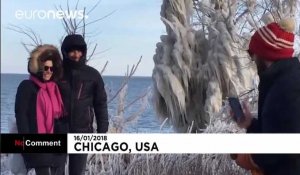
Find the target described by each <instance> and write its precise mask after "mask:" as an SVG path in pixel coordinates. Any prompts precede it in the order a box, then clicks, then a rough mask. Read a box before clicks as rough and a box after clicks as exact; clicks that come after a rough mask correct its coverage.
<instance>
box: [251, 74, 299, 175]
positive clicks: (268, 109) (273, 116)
mask: <svg viewBox="0 0 300 175" xmlns="http://www.w3.org/2000/svg"><path fill="white" fill-rule="evenodd" d="M296 81H297V80H296ZM282 84H285V86H282ZM299 106H300V81H298V82H295V81H294V82H290V83H289V82H287V83H279V85H277V86H275V88H273V89H272V90H270V92H269V94H268V99H266V101H265V103H264V106H263V110H262V114H261V118H262V119H263V121H262V124H261V125H262V126H261V129H262V132H263V133H300V108H299ZM252 157H253V160H254V162H255V163H256V164H257V165H258V166H259V167H262V168H263V169H270V170H272V167H273V168H274V167H282V166H283V163H284V162H291V160H295V159H299V155H298V156H296V155H289V154H254V155H252ZM297 157H298V158H297Z"/></svg>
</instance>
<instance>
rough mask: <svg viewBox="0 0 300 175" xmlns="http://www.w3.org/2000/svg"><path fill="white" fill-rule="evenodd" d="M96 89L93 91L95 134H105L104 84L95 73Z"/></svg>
mask: <svg viewBox="0 0 300 175" xmlns="http://www.w3.org/2000/svg"><path fill="white" fill-rule="evenodd" d="M96 77H97V79H96V87H95V91H94V101H93V103H94V111H95V116H96V122H97V133H106V132H107V131H108V125H109V122H108V112H107V95H106V92H105V88H104V82H103V79H102V77H101V75H100V74H99V72H97V76H96Z"/></svg>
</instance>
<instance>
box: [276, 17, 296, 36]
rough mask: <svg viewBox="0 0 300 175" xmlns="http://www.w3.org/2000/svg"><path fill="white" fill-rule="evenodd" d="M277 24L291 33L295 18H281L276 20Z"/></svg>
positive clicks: (293, 28) (293, 29)
mask: <svg viewBox="0 0 300 175" xmlns="http://www.w3.org/2000/svg"><path fill="white" fill-rule="evenodd" d="M278 24H279V26H280V27H281V28H282V29H283V30H285V31H287V32H290V33H293V32H294V31H295V19H293V18H287V19H282V20H280V21H279V22H278Z"/></svg>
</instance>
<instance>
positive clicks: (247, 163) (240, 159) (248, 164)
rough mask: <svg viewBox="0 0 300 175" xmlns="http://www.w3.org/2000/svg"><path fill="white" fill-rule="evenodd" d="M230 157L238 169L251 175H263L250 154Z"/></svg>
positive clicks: (231, 155)
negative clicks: (240, 168)
mask: <svg viewBox="0 0 300 175" xmlns="http://www.w3.org/2000/svg"><path fill="white" fill-rule="evenodd" d="M230 157H231V158H232V159H233V160H235V162H236V164H238V165H239V166H240V167H242V168H244V169H246V170H250V171H251V173H252V175H263V172H262V171H261V170H260V169H259V167H258V166H257V165H256V164H255V162H254V161H253V160H252V157H251V154H230Z"/></svg>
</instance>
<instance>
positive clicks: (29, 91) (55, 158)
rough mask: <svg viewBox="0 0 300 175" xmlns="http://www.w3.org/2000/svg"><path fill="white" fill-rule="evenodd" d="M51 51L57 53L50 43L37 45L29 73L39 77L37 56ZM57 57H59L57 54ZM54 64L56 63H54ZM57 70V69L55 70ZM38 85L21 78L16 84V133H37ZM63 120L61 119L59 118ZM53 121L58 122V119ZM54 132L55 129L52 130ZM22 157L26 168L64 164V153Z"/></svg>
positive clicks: (29, 65) (29, 64)
mask: <svg viewBox="0 0 300 175" xmlns="http://www.w3.org/2000/svg"><path fill="white" fill-rule="evenodd" d="M49 50H50V51H51V52H52V53H53V50H54V52H56V53H55V54H58V55H59V52H58V50H57V49H56V48H55V47H54V46H51V45H43V46H39V47H38V48H37V49H35V50H34V51H33V52H32V53H31V57H30V59H29V63H28V71H29V73H30V74H31V75H33V76H36V77H38V78H39V79H41V78H42V77H41V76H42V75H41V74H39V73H38V72H39V69H40V68H41V67H40V65H39V62H40V61H39V58H40V57H41V56H43V55H44V54H47V53H46V52H48V51H49ZM58 57H59V58H58V59H61V58H60V56H58ZM55 65H56V64H55ZM56 72H59V70H56ZM38 90H39V87H38V86H37V85H36V84H35V83H34V82H33V81H31V80H23V81H22V82H21V83H20V85H19V86H18V89H17V93H16V99H15V117H16V124H17V128H18V133H20V134H37V133H38V129H37V119H36V118H37V116H36V102H37V93H38ZM59 120H63V119H59ZM59 120H58V119H57V121H56V122H55V123H59V122H60V121H59ZM54 127H55V128H56V126H54ZM54 132H55V131H54ZM22 156H23V158H24V163H25V166H26V168H36V167H43V166H48V167H57V166H64V165H65V161H66V154H52V153H30V154H29V153H28V154H22Z"/></svg>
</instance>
